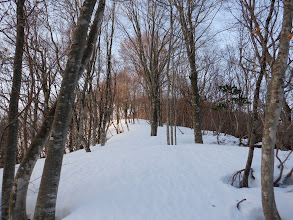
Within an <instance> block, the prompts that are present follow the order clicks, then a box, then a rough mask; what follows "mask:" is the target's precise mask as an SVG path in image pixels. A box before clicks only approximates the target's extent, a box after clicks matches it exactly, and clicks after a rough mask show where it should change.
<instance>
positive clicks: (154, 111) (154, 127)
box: [151, 93, 159, 136]
mask: <svg viewBox="0 0 293 220" xmlns="http://www.w3.org/2000/svg"><path fill="white" fill-rule="evenodd" d="M158 110H159V97H158V93H155V94H154V95H153V98H152V107H151V117H152V120H151V136H157V132H158V113H159V112H158Z"/></svg>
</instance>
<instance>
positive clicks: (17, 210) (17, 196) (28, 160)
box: [9, 103, 56, 220]
mask: <svg viewBox="0 0 293 220" xmlns="http://www.w3.org/2000/svg"><path fill="white" fill-rule="evenodd" d="M55 108H56V103H55V105H54V106H53V107H52V108H51V110H50V112H49V113H48V116H47V117H45V118H44V120H43V124H42V126H41V128H40V130H39V132H38V133H37V135H36V137H35V138H34V139H33V141H32V143H31V145H30V147H29V149H28V151H27V153H26V154H25V156H24V158H23V160H22V161H21V164H20V165H19V169H18V170H17V173H16V176H15V178H14V183H13V187H12V191H11V194H10V203H9V219H10V220H27V216H26V195H27V189H28V185H29V181H30V177H31V174H32V172H33V168H34V166H35V164H36V162H37V159H38V158H39V154H40V152H41V150H42V149H43V147H44V145H45V143H46V142H47V141H48V138H49V136H50V133H51V128H52V124H53V119H54V114H55Z"/></svg>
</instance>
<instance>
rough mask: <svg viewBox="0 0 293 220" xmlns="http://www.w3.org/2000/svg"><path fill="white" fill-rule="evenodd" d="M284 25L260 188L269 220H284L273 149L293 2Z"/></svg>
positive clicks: (287, 6)
mask: <svg viewBox="0 0 293 220" xmlns="http://www.w3.org/2000/svg"><path fill="white" fill-rule="evenodd" d="M283 4H284V12H283V23H282V30H281V34H280V44H279V52H278V56H277V59H276V61H275V63H274V66H273V69H272V80H271V94H270V97H271V98H270V102H269V105H268V110H267V115H266V117H265V124H264V133H263V138H262V143H263V144H262V162H261V186H262V206H263V213H264V216H265V218H266V220H278V219H281V217H280V215H279V213H278V210H277V207H276V202H275V196H274V185H273V184H274V149H275V142H276V131H277V126H278V122H279V118H280V113H281V110H282V106H283V98H284V80H285V72H286V69H287V62H288V54H289V43H290V39H291V38H290V36H292V35H291V29H292V14H293V13H292V11H293V0H284V1H283Z"/></svg>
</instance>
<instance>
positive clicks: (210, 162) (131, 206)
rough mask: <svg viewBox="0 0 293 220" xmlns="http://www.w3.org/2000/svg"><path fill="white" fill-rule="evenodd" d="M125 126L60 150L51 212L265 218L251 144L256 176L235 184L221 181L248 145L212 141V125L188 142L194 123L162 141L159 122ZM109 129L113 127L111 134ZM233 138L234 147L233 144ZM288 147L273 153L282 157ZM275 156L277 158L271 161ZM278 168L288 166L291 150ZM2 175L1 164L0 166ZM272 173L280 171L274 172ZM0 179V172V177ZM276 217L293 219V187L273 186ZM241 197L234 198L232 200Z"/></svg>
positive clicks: (129, 217) (164, 219) (155, 218)
mask: <svg viewBox="0 0 293 220" xmlns="http://www.w3.org/2000/svg"><path fill="white" fill-rule="evenodd" d="M124 130H125V132H124V133H121V134H119V135H113V136H112V135H110V136H111V137H110V139H109V140H108V142H107V144H106V146H104V147H100V146H99V145H98V146H95V147H91V150H92V152H91V153H86V152H85V151H84V150H80V151H76V152H74V153H71V154H67V155H65V156H64V160H63V167H62V173H61V181H60V185H59V192H58V200H57V213H56V214H57V219H65V220H84V219H87V220H110V219H111V220H197V219H198V220H230V219H231V220H238V219H239V220H240V219H241V220H242V219H243V220H244V219H246V220H252V219H257V220H260V219H264V217H263V214H262V208H261V191H260V155H261V150H260V149H256V150H255V158H254V162H253V169H254V176H255V178H256V179H255V180H252V181H251V188H248V189H238V188H235V187H233V186H231V185H230V184H229V183H227V182H228V180H229V179H230V177H231V175H232V174H233V172H235V171H237V170H240V169H243V168H244V166H245V162H246V157H247V153H248V148H246V147H239V146H237V142H238V140H237V139H236V138H234V137H231V136H224V135H221V136H220V139H221V143H223V144H225V145H217V144H216V143H217V141H216V137H215V136H213V135H212V132H205V135H204V144H193V130H191V129H189V128H183V127H180V130H182V131H183V133H184V134H182V133H181V132H180V131H179V130H177V137H178V145H177V146H167V145H166V136H165V133H166V128H165V127H164V128H161V127H160V128H159V129H158V136H157V137H150V136H149V134H150V126H149V125H148V124H147V123H146V121H144V120H139V123H138V122H137V121H136V124H134V125H133V124H130V131H127V129H126V126H125V125H124ZM114 133H115V130H113V129H112V131H111V134H114ZM233 145H234V146H233ZM287 154H288V152H279V155H280V157H281V158H285V156H286V155H287ZM43 165H44V159H40V160H39V161H38V162H37V165H36V168H35V170H34V172H33V175H32V182H31V184H30V186H29V192H28V199H27V211H28V214H29V218H32V216H33V211H34V206H35V202H36V199H37V192H38V188H39V184H40V177H41V174H42V167H43ZM277 165H278V162H277V161H276V166H277ZM285 166H286V167H285V169H284V174H286V173H288V171H289V170H290V169H291V168H292V167H293V159H292V157H291V158H289V160H288V161H287V162H286V164H285ZM0 172H1V173H0V174H1V177H2V172H3V170H1V171H0ZM275 172H276V176H277V175H278V173H279V170H278V169H277V170H276V171H275ZM1 183H2V179H1ZM275 195H276V202H277V206H278V209H279V212H280V215H281V217H282V219H283V220H290V219H293V217H292V216H293V211H292V205H293V186H292V185H289V186H286V187H284V188H281V187H278V188H275ZM242 199H246V201H243V202H241V203H240V205H239V210H238V209H237V207H236V206H237V203H238V202H239V201H241V200H242Z"/></svg>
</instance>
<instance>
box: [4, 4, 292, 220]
mask: <svg viewBox="0 0 293 220" xmlns="http://www.w3.org/2000/svg"><path fill="white" fill-rule="evenodd" d="M223 15H225V16H227V17H229V18H230V19H229V22H228V19H227V20H226V21H227V22H226V23H224V24H223V21H224V20H225V19H223V17H224V16H223ZM292 16H293V0H283V1H281V0H271V1H266V0H235V1H229V0H226V1H224V0H223V1H222V0H220V1H219V0H218V1H217V0H184V1H180V0H133V1H127V0H126V1H118V0H117V1H116V0H111V1H106V0H99V1H97V0H75V1H72V0H61V1H53V0H47V1H44V0H41V1H35V0H17V1H12V0H11V1H6V0H0V37H1V41H0V42H1V43H0V112H1V114H0V166H1V168H4V173H3V183H2V197H1V198H2V203H1V210H2V211H1V213H2V219H3V220H4V219H16V220H17V219H27V215H26V195H27V190H28V184H29V182H30V177H31V174H32V171H33V169H34V166H35V164H36V161H37V159H39V158H46V161H45V166H44V170H43V176H42V180H41V185H40V189H39V193H38V199H37V203H36V208H35V215H34V219H55V207H56V199H57V192H58V184H59V179H60V172H61V168H62V159H63V155H64V154H67V153H70V152H73V151H76V150H80V149H84V150H85V151H86V152H88V153H90V151H91V150H90V146H94V145H96V144H101V146H104V145H105V146H106V145H107V138H108V137H109V135H110V136H111V133H109V132H108V128H109V126H111V125H114V126H115V129H116V132H117V134H118V133H121V132H123V131H124V130H123V126H121V123H122V119H125V121H123V123H126V126H127V128H128V123H137V121H136V120H137V119H146V120H148V121H149V123H150V135H151V136H157V135H158V134H157V129H158V127H159V126H163V124H166V128H167V130H166V133H167V140H166V144H168V145H175V144H176V143H177V140H176V135H177V134H176V132H178V131H177V129H176V126H185V127H190V128H193V129H194V143H203V139H202V133H203V132H204V131H206V130H210V131H213V133H214V135H215V136H217V137H218V136H219V134H220V133H224V134H229V135H233V136H235V137H237V138H239V145H240V146H243V147H247V148H248V149H249V153H248V155H247V162H246V164H243V170H240V171H237V172H236V173H237V175H239V176H240V177H241V178H242V179H241V183H240V185H239V187H249V184H248V179H249V178H251V175H250V174H251V164H252V161H253V153H254V148H255V147H256V144H257V143H258V142H262V145H261V146H259V145H257V147H261V148H262V204H263V212H264V215H265V218H266V219H267V220H272V219H281V218H280V216H279V214H278V210H277V208H276V204H275V199H274V186H276V185H277V184H276V183H274V179H273V173H274V167H273V164H274V152H275V151H274V149H280V150H288V151H291V150H293V119H292V112H293V66H292V60H293V57H292V40H293V39H292ZM227 38H229V40H227ZM107 135H108V136H107ZM218 142H219V144H221V143H220V139H218ZM194 147H196V145H195V146H194ZM16 164H19V169H18V170H17V172H16V173H15V166H16Z"/></svg>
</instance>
